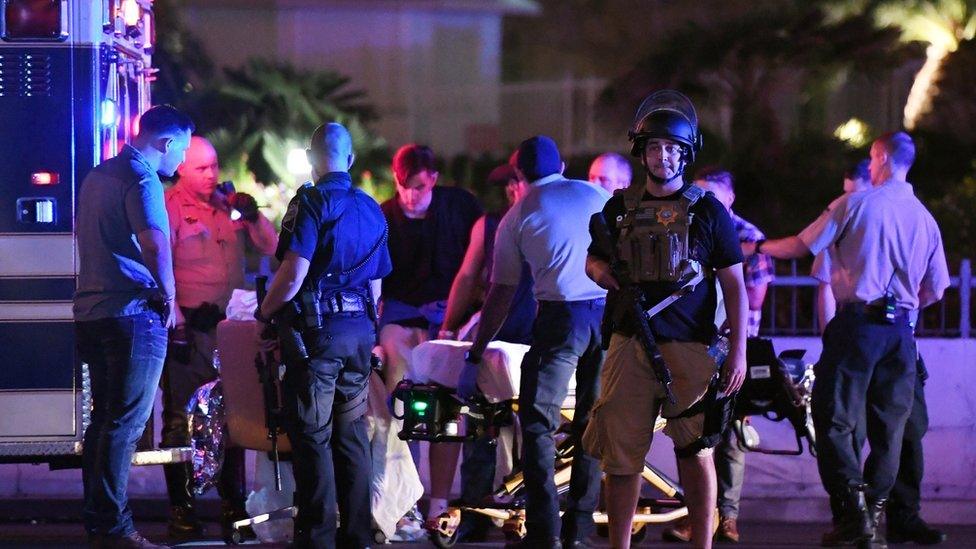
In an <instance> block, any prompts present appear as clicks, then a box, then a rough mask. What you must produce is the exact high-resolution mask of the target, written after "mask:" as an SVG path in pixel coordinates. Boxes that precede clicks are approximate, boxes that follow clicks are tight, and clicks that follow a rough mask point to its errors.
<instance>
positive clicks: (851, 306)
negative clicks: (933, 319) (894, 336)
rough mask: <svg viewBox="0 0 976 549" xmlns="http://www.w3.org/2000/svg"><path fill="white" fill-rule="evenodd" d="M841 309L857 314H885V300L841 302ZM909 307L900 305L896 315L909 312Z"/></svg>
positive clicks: (903, 314) (900, 315)
mask: <svg viewBox="0 0 976 549" xmlns="http://www.w3.org/2000/svg"><path fill="white" fill-rule="evenodd" d="M840 310H841V311H847V312H850V313H855V314H868V315H875V316H877V315H883V314H884V310H885V305H884V301H882V300H878V301H872V302H871V303H865V302H864V301H849V302H847V303H841V304H840ZM908 311H909V310H908V309H906V308H904V307H898V308H897V309H896V312H895V315H896V316H897V317H899V318H900V317H902V316H905V315H907V314H908Z"/></svg>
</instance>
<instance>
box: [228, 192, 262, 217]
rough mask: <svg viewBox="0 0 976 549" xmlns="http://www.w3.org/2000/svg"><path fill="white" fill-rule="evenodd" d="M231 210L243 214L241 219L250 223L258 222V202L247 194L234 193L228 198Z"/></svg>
mask: <svg viewBox="0 0 976 549" xmlns="http://www.w3.org/2000/svg"><path fill="white" fill-rule="evenodd" d="M227 201H228V203H229V204H230V207H231V208H234V209H235V210H237V211H239V212H241V218H243V219H244V221H247V222H249V223H254V222H255V221H257V220H258V202H257V200H254V197H253V196H251V195H249V194H247V193H234V194H232V195H230V196H229V197H228V200H227Z"/></svg>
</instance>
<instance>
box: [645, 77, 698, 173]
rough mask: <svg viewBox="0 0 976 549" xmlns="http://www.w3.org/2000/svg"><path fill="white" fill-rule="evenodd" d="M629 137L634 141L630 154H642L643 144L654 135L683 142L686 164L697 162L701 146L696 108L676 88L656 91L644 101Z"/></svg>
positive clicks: (654, 136)
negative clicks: (696, 158)
mask: <svg viewBox="0 0 976 549" xmlns="http://www.w3.org/2000/svg"><path fill="white" fill-rule="evenodd" d="M627 138H628V139H629V140H630V141H632V142H633V143H634V146H633V147H632V148H631V150H630V154H631V155H632V156H636V157H642V156H643V152H644V145H645V143H647V140H648V139H651V138H659V139H670V140H671V141H674V142H676V143H680V144H681V145H682V148H683V149H684V152H685V154H684V157H685V158H684V160H685V162H686V164H691V163H692V162H694V161H695V155H696V154H697V153H698V152H699V151H700V150H701V147H702V137H701V133H700V132H699V131H698V114H697V113H696V112H695V107H694V105H692V104H691V100H690V99H688V98H687V97H685V95H684V94H682V93H680V92H677V91H674V90H661V91H656V92H654V93H652V94H651V95H648V96H647V97H646V98H645V99H644V101H643V102H641V105H640V107H638V108H637V114H635V115H634V122H633V123H632V124H631V126H630V131H628V132H627Z"/></svg>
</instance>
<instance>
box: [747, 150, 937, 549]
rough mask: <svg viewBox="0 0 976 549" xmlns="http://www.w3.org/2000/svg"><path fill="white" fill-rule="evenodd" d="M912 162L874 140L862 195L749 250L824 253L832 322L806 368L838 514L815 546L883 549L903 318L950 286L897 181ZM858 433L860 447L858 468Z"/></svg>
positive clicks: (909, 191)
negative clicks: (813, 379)
mask: <svg viewBox="0 0 976 549" xmlns="http://www.w3.org/2000/svg"><path fill="white" fill-rule="evenodd" d="M914 160H915V144H914V142H913V141H912V138H911V137H910V136H909V135H908V134H907V133H905V132H893V133H888V134H885V135H883V136H881V137H879V138H878V139H877V140H875V142H874V144H872V145H871V163H870V166H869V168H868V169H869V171H870V173H871V184H872V185H873V187H872V188H871V189H870V190H867V191H863V192H854V193H849V194H845V195H844V196H842V197H841V198H840V200H838V201H837V202H836V203H835V204H834V208H833V209H832V210H830V211H829V212H828V213H827V214H826V215H821V216H820V217H819V218H817V220H816V221H814V222H813V223H812V224H811V225H810V226H809V227H807V228H806V229H804V230H803V231H802V232H801V233H800V234H799V235H796V236H790V237H786V238H781V239H778V240H769V241H759V242H757V243H756V251H757V252H761V253H766V254H769V255H771V256H773V257H778V258H784V259H789V258H794V257H802V256H804V255H807V254H809V253H811V252H812V253H820V252H821V251H823V250H827V251H828V252H829V255H828V257H829V259H830V264H831V265H830V287H831V290H832V291H833V294H834V297H835V298H836V300H837V314H836V316H834V318H833V319H832V320H831V321H830V323H829V324H828V325H827V327H826V329H825V330H824V334H823V347H824V348H823V352H822V353H821V355H820V360H819V361H818V362H817V365H816V367H815V370H814V372H815V373H816V375H817V383H816V385H815V386H814V389H813V420H814V426H815V427H816V429H817V465H818V468H819V469H820V477H821V481H822V482H823V485H824V488H825V489H826V490H827V492H828V494H830V496H831V499H832V500H833V501H835V502H836V508H837V510H838V511H839V512H840V513H839V517H838V520H837V521H836V522H835V524H834V529H833V530H832V531H830V532H827V533H826V534H824V537H823V540H822V544H823V545H842V544H852V543H868V542H870V543H875V544H879V545H880V544H883V543H884V536H883V535H882V533H881V532H880V531H878V528H877V526H878V520H879V519H880V517H881V513H882V512H883V511H884V509H885V507H886V503H887V499H888V495H889V493H890V492H891V490H892V487H893V486H894V485H895V482H896V476H897V473H898V460H899V455H900V453H901V446H902V440H903V437H904V431H905V424H906V421H907V420H908V417H909V414H910V413H911V410H912V403H913V400H914V397H915V388H916V377H917V376H916V362H917V358H918V351H917V348H916V345H915V340H914V336H913V332H912V326H911V319H910V312H911V311H913V310H915V309H919V310H920V309H922V308H924V307H926V306H928V305H931V304H932V303H935V302H937V301H939V300H940V299H942V295H943V293H944V291H945V289H946V288H947V287H948V286H949V273H948V267H947V266H946V260H945V251H944V250H943V248H942V235H941V233H940V232H939V227H938V225H937V224H936V222H935V219H934V218H933V217H932V215H931V214H930V213H929V212H928V210H927V209H926V208H925V206H924V205H922V203H921V202H920V201H919V200H918V198H916V197H915V192H914V189H913V188H912V185H910V184H909V183H908V182H907V181H906V177H907V175H908V170H909V169H910V168H911V166H912V163H913V162H914ZM858 425H865V426H866V433H867V439H868V442H869V444H870V446H871V453H870V454H869V455H868V457H867V459H866V461H865V462H864V466H863V469H862V465H861V460H860V455H859V451H858V448H857V447H856V443H857V442H858V440H859V439H860V437H859V436H858Z"/></svg>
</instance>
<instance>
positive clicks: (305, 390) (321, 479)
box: [282, 314, 376, 549]
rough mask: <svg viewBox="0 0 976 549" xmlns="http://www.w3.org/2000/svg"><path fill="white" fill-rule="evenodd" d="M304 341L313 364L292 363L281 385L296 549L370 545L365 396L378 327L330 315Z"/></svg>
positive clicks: (361, 318) (369, 461) (366, 321)
mask: <svg viewBox="0 0 976 549" xmlns="http://www.w3.org/2000/svg"><path fill="white" fill-rule="evenodd" d="M302 339H303V340H304V342H305V347H306V349H307V350H308V356H309V360H308V361H307V364H297V363H289V364H288V365H287V369H286V370H285V378H284V382H283V385H282V392H283V393H284V402H283V404H284V406H283V408H284V422H285V430H286V431H287V432H288V438H289V440H290V441H291V446H292V468H293V470H294V473H295V503H296V505H298V516H297V517H296V518H295V543H294V546H295V547H297V548H315V549H320V548H328V549H331V548H334V547H337V546H338V547H343V548H350V549H355V548H360V547H366V546H368V545H369V544H370V542H371V540H372V536H371V535H370V519H371V518H372V515H371V513H370V501H369V482H370V476H371V475H370V472H371V464H372V458H371V457H370V453H369V440H368V438H367V436H366V417H365V413H366V398H365V397H366V395H367V389H368V384H369V375H370V352H371V351H372V349H373V343H374V342H375V341H376V331H375V329H374V327H373V321H372V320H370V319H369V318H368V317H367V316H366V315H365V314H352V315H350V314H345V315H343V314H340V315H334V316H329V317H326V318H325V319H324V320H323V324H322V327H321V328H317V329H307V330H304V331H303V333H302ZM339 513H341V522H342V528H341V530H339V531H338V532H337V530H336V515H337V514H339Z"/></svg>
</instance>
